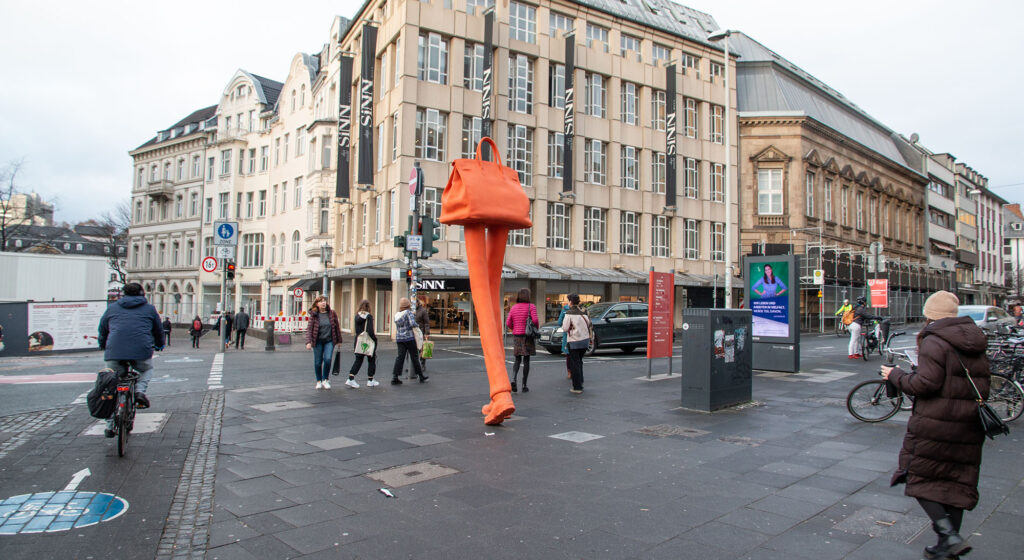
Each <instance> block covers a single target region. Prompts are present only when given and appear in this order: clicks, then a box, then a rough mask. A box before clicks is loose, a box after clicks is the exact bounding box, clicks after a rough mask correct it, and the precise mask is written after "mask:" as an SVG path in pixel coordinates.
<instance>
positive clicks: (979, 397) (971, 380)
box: [956, 352, 985, 403]
mask: <svg viewBox="0 0 1024 560" xmlns="http://www.w3.org/2000/svg"><path fill="white" fill-rule="evenodd" d="M956 359H957V361H958V362H960V367H962V368H964V374H965V375H967V380H968V381H970V382H971V388H973V389H974V394H975V395H977V396H978V398H977V399H976V400H977V401H978V402H979V403H983V402H985V399H983V398H981V391H979V390H978V386H977V385H975V384H974V380H973V379H971V372H970V370H968V369H967V366H965V365H964V361H963V359H961V358H960V352H957V353H956Z"/></svg>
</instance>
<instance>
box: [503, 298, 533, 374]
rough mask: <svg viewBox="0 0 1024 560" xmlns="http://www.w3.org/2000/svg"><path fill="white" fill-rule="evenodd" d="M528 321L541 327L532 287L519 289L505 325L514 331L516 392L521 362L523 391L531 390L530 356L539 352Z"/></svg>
mask: <svg viewBox="0 0 1024 560" xmlns="http://www.w3.org/2000/svg"><path fill="white" fill-rule="evenodd" d="M527 322H530V323H532V324H533V326H534V327H540V320H539V319H538V318H537V306H536V305H534V304H532V303H530V289H529V288H523V289H521V290H519V294H518V295H517V296H516V304H515V305H513V306H512V309H509V311H508V318H507V319H505V326H506V327H508V328H509V329H511V331H512V354H513V355H514V356H515V362H514V363H513V364H512V392H513V393H515V392H516V381H517V379H516V378H517V377H518V376H519V364H520V363H522V365H523V392H524V393H528V392H530V388H529V387H527V386H526V381H527V379H529V377H530V356H533V355H535V354H536V353H537V347H536V344H534V342H535V341H534V339H533V337H532V336H529V335H527V334H526V325H527Z"/></svg>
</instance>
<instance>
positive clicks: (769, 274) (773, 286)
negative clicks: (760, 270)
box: [751, 264, 786, 298]
mask: <svg viewBox="0 0 1024 560" xmlns="http://www.w3.org/2000/svg"><path fill="white" fill-rule="evenodd" d="M751 291H752V292H754V293H755V294H757V296H758V297H760V298H772V297H777V296H781V295H782V294H784V293H786V285H785V284H783V283H782V280H779V279H778V278H776V277H775V271H774V270H773V269H772V265H770V264H766V265H764V276H762V277H761V279H760V280H758V281H757V283H755V284H754V287H753V288H751Z"/></svg>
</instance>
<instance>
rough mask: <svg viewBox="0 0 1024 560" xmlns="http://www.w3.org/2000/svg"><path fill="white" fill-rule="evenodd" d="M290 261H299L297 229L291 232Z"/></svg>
mask: <svg viewBox="0 0 1024 560" xmlns="http://www.w3.org/2000/svg"><path fill="white" fill-rule="evenodd" d="M292 262H299V230H295V231H294V232H293V233H292Z"/></svg>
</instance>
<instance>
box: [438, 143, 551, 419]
mask: <svg viewBox="0 0 1024 560" xmlns="http://www.w3.org/2000/svg"><path fill="white" fill-rule="evenodd" d="M484 142H487V143H488V144H490V145H491V150H492V153H493V154H494V157H495V159H497V162H490V161H484V160H483V159H482V158H481V155H480V148H481V147H482V146H483V143H484ZM441 223H443V224H450V225H461V226H464V227H465V234H466V261H467V264H468V266H469V286H470V290H471V292H472V295H473V306H474V307H475V308H476V312H477V313H476V316H477V321H478V322H479V328H480V345H481V346H482V348H483V353H484V364H485V366H486V367H487V380H488V383H489V385H490V397H491V400H490V402H489V403H487V404H485V405H484V406H483V408H482V412H483V415H484V423H485V424H488V425H496V424H501V423H502V422H503V421H504V420H505V419H506V418H508V417H509V416H511V415H512V413H513V412H515V410H516V407H515V404H514V403H513V402H512V394H511V390H512V385H511V384H510V383H509V380H508V372H507V371H506V370H505V346H504V344H503V343H502V340H501V323H502V316H501V313H502V309H501V268H502V264H503V263H504V260H505V244H506V243H507V241H508V231H509V230H510V229H522V228H528V227H533V223H532V222H530V200H529V198H527V196H526V193H525V192H523V186H522V185H521V184H520V183H519V175H518V174H517V173H516V172H515V170H513V169H510V168H508V167H505V166H504V165H502V164H501V157H500V156H499V155H498V147H497V146H496V145H495V144H494V141H493V140H491V139H490V138H486V137H485V138H483V139H481V140H480V143H479V144H477V146H476V158H475V159H457V160H455V161H454V162H452V173H451V175H450V176H449V177H448V185H447V186H445V188H444V193H443V194H442V195H441Z"/></svg>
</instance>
